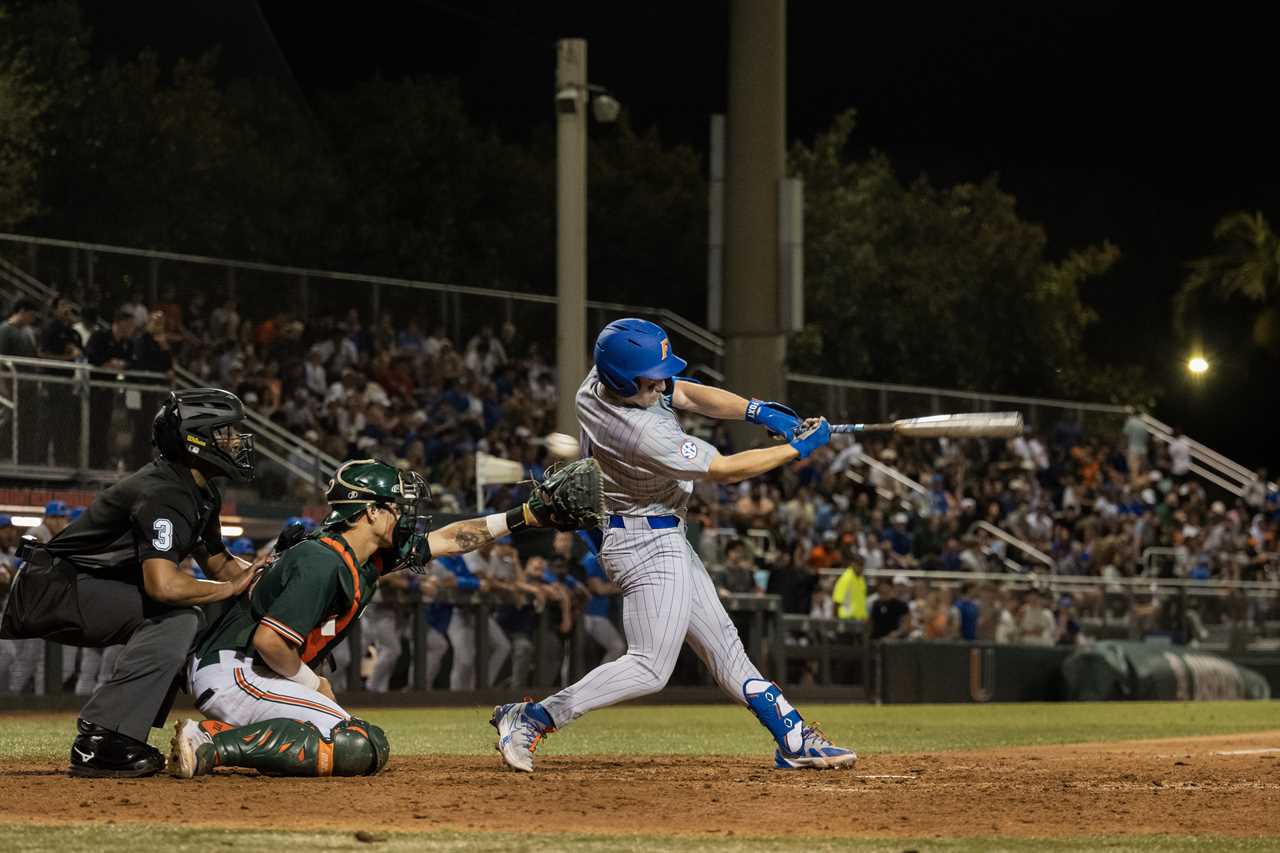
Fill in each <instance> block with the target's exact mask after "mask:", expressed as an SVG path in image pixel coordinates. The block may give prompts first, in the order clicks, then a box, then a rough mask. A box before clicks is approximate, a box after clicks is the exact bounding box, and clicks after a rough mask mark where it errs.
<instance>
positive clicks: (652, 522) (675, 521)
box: [609, 515, 680, 530]
mask: <svg viewBox="0 0 1280 853" xmlns="http://www.w3.org/2000/svg"><path fill="white" fill-rule="evenodd" d="M628 518H632V519H635V520H636V521H639V520H640V519H644V520H645V521H647V522H648V523H649V528H650V529H651V530H668V529H670V528H672V527H679V526H680V516H678V515H630V516H621V515H611V516H609V527H611V528H612V529H614V530H625V529H626V527H627V519H628ZM632 523H633V524H634V523H635V522H632ZM632 529H635V528H634V527H633V528H632Z"/></svg>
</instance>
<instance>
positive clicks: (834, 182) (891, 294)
mask: <svg viewBox="0 0 1280 853" xmlns="http://www.w3.org/2000/svg"><path fill="white" fill-rule="evenodd" d="M854 123H855V117H854V114H853V113H852V112H847V113H845V114H843V115H841V116H839V117H838V118H837V119H836V121H835V122H834V123H833V125H832V127H831V129H830V130H828V131H827V132H826V133H824V134H821V135H820V136H819V137H818V138H817V139H816V140H815V142H814V143H813V145H812V146H806V145H803V144H799V145H796V146H795V147H794V149H793V151H792V154H791V168H792V170H793V172H794V173H795V174H797V175H799V176H800V177H802V178H803V179H804V181H805V202H806V211H805V251H806V255H805V277H806V284H805V287H806V293H805V296H806V316H807V317H808V318H809V323H808V324H807V327H806V329H805V331H804V332H803V333H801V334H800V335H798V336H797V337H796V338H795V340H793V343H792V348H791V366H792V367H793V368H796V369H801V370H805V371H808V372H813V373H819V374H824V375H828V376H848V377H857V378H866V379H872V380H879V381H889V382H901V383H908V384H921V385H935V386H947V387H956V388H972V389H979V390H986V391H1004V392H1008V393H1023V394H1072V393H1079V392H1080V391H1081V390H1082V389H1084V388H1085V387H1087V386H1088V385H1089V384H1090V381H1091V380H1090V376H1091V375H1092V369H1091V366H1090V365H1089V364H1088V361H1087V359H1086V357H1085V354H1084V352H1083V349H1082V345H1081V342H1082V337H1083V332H1084V329H1085V328H1086V327H1087V326H1088V324H1089V323H1091V322H1092V321H1093V320H1094V315H1093V313H1092V312H1091V311H1090V310H1089V308H1088V307H1087V306H1086V305H1085V304H1084V303H1083V302H1082V301H1081V298H1080V286H1081V285H1082V284H1083V283H1084V282H1086V281H1088V280H1089V279H1091V278H1094V277H1096V276H1099V275H1101V274H1103V273H1104V272H1106V271H1107V270H1108V269H1109V268H1110V267H1111V266H1112V265H1113V264H1114V263H1115V261H1116V260H1117V258H1118V257H1119V250H1118V249H1117V248H1116V247H1114V246H1111V245H1109V244H1104V245H1101V246H1094V247H1088V248H1086V249H1083V250H1080V251H1075V252H1071V253H1070V254H1068V255H1067V256H1066V257H1065V258H1064V259H1062V260H1060V261H1056V262H1055V261H1051V260H1049V259H1048V258H1047V257H1046V236H1045V233H1044V231H1043V229H1042V228H1040V227H1039V226H1038V225H1033V224H1031V223H1027V222H1023V221H1022V220H1020V219H1019V218H1018V216H1017V210H1016V204H1015V199H1014V198H1013V197H1012V196H1010V195H1008V194H1007V193H1004V192H1002V191H1001V190H1000V188H999V186H998V184H997V182H996V180H995V178H989V179H987V180H985V181H983V182H981V183H978V184H968V183H966V184H959V185H957V186H954V187H949V188H939V187H935V186H933V185H932V184H930V183H929V181H928V180H927V179H926V178H920V179H919V180H917V181H915V182H914V183H912V184H911V185H910V186H904V185H903V184H902V182H901V181H899V180H898V178H897V176H896V175H895V174H894V171H893V168H892V166H891V165H890V163H889V161H888V159H887V158H886V157H884V156H883V155H882V154H879V153H875V152H873V153H872V154H871V155H870V156H869V157H868V158H867V159H866V160H862V161H854V160H850V159H848V158H847V157H846V156H845V153H844V152H845V150H846V149H847V147H848V145H849V141H850V138H851V135H852V133H853V129H854ZM1093 390H1094V392H1095V393H1096V389H1093Z"/></svg>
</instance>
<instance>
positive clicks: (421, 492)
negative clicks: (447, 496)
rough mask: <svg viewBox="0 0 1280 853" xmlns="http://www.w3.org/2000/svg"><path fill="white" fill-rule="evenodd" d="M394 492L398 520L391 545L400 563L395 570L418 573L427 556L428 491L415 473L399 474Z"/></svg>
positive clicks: (419, 476)
mask: <svg viewBox="0 0 1280 853" xmlns="http://www.w3.org/2000/svg"><path fill="white" fill-rule="evenodd" d="M397 490H398V492H399V494H398V495H397V497H396V500H395V505H396V509H397V510H399V512H400V516H399V518H397V519H396V527H395V541H394V543H393V545H394V547H395V549H396V552H397V553H398V554H399V555H400V560H399V562H398V563H397V564H396V568H397V569H408V570H409V571H414V572H418V571H421V570H422V568H423V567H424V565H425V564H426V562H427V557H428V555H429V554H430V549H429V548H428V546H427V534H428V533H429V532H430V530H431V516H430V514H429V513H428V512H427V510H428V509H429V507H430V505H431V487H430V486H429V485H428V484H427V481H426V480H424V479H422V475H421V474H419V473H418V472H416V471H402V472H400V482H399V483H398V484H397Z"/></svg>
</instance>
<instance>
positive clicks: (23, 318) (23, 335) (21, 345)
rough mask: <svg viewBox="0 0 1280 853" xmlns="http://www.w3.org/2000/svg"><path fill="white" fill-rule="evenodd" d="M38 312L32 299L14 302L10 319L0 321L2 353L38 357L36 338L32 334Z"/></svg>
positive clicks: (0, 348)
mask: <svg viewBox="0 0 1280 853" xmlns="http://www.w3.org/2000/svg"><path fill="white" fill-rule="evenodd" d="M36 313H37V311H36V304H35V303H34V302H32V301H31V300H30V299H25V298H22V299H18V300H17V301H16V302H14V303H13V307H12V308H11V309H9V317H8V319H6V320H5V321H4V322H3V323H0V355H16V356H21V357H23V358H35V357H36V340H35V337H34V335H33V334H32V327H33V326H34V325H35V322H36Z"/></svg>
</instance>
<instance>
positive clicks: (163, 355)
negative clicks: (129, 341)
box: [131, 310, 173, 381]
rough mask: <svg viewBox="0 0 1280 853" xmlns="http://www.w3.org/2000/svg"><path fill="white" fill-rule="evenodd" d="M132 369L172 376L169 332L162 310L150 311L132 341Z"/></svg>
mask: <svg viewBox="0 0 1280 853" xmlns="http://www.w3.org/2000/svg"><path fill="white" fill-rule="evenodd" d="M133 352H134V356H133V364H132V365H131V367H132V368H133V369H134V370H146V371H150V372H151V373H164V374H168V375H169V377H170V381H172V377H173V355H172V354H171V353H170V351H169V333H168V331H167V330H166V327H165V321H164V312H163V311H158V310H157V311H152V312H151V313H150V314H149V315H148V316H147V325H146V326H145V327H144V328H143V329H142V331H141V332H140V333H139V334H138V336H137V337H136V338H135V339H134V341H133Z"/></svg>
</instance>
